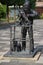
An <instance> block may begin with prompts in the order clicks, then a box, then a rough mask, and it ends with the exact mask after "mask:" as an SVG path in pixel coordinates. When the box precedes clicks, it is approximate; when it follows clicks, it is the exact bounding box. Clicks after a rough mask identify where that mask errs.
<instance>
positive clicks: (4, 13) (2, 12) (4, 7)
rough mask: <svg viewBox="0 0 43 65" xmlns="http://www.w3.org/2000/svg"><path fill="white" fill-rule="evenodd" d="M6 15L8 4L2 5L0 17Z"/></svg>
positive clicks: (0, 6)
mask: <svg viewBox="0 0 43 65" xmlns="http://www.w3.org/2000/svg"><path fill="white" fill-rule="evenodd" d="M4 17H6V6H5V5H2V4H1V5H0V18H4Z"/></svg>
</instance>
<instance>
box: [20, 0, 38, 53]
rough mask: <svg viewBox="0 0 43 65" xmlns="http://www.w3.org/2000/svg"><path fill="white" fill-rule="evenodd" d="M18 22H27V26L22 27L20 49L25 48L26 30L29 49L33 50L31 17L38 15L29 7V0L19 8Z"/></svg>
mask: <svg viewBox="0 0 43 65" xmlns="http://www.w3.org/2000/svg"><path fill="white" fill-rule="evenodd" d="M20 14H21V15H20V18H21V21H22V22H20V24H24V25H25V24H27V27H25V26H23V27H22V40H24V41H22V50H25V49H26V41H25V40H26V34H27V31H28V34H29V40H30V50H31V52H33V51H34V39H33V19H34V18H35V17H36V16H37V15H38V14H37V12H36V11H34V10H32V9H31V5H30V0H26V1H25V3H24V5H23V8H22V9H21V10H20Z"/></svg>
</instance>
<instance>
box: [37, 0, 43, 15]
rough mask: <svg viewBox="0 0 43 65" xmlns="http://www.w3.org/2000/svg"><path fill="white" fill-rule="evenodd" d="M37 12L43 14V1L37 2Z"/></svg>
mask: <svg viewBox="0 0 43 65" xmlns="http://www.w3.org/2000/svg"><path fill="white" fill-rule="evenodd" d="M36 11H37V12H38V13H39V14H42V13H43V0H37V1H36Z"/></svg>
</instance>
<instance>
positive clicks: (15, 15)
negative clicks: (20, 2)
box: [14, 5, 16, 22]
mask: <svg viewBox="0 0 43 65" xmlns="http://www.w3.org/2000/svg"><path fill="white" fill-rule="evenodd" d="M14 22H16V10H15V5H14Z"/></svg>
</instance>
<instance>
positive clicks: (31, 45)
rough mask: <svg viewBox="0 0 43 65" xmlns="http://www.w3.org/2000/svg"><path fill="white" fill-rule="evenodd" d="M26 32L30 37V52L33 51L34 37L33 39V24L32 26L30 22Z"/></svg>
mask: <svg viewBox="0 0 43 65" xmlns="http://www.w3.org/2000/svg"><path fill="white" fill-rule="evenodd" d="M28 33H29V39H30V50H31V52H33V51H34V39H33V26H32V24H31V26H29V29H28Z"/></svg>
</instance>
